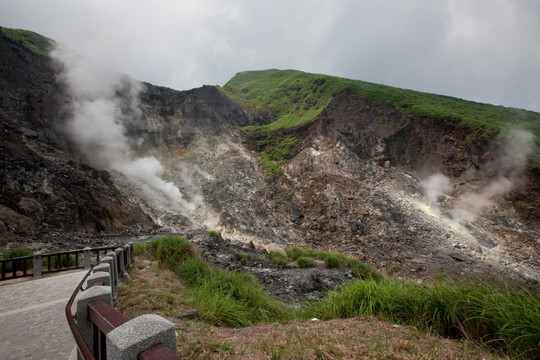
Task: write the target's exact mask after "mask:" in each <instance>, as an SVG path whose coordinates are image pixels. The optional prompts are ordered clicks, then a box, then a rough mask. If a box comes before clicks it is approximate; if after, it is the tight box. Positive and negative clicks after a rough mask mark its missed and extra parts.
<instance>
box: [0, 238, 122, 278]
mask: <svg viewBox="0 0 540 360" xmlns="http://www.w3.org/2000/svg"><path fill="white" fill-rule="evenodd" d="M117 248H118V246H102V247H97V248H92V249H90V248H85V249H80V250H70V251H62V252H57V253H52V254H41V253H35V254H34V255H31V256H21V257H16V258H11V259H1V260H0V263H1V268H2V272H1V277H0V281H1V280H9V279H15V278H21V277H26V276H36V277H39V276H42V275H44V274H49V273H55V272H60V271H68V270H76V269H84V268H86V269H89V268H90V264H91V258H94V259H95V260H96V262H99V259H100V255H101V254H102V253H103V255H105V253H107V252H108V251H111V250H114V249H117ZM81 254H82V255H83V256H82V257H83V258H84V260H82V259H81ZM30 264H32V266H30Z"/></svg>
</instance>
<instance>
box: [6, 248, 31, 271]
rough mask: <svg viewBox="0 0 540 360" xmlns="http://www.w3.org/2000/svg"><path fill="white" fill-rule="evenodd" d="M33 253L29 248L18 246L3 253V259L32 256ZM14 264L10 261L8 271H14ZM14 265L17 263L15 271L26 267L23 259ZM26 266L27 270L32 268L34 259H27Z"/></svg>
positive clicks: (7, 265)
mask: <svg viewBox="0 0 540 360" xmlns="http://www.w3.org/2000/svg"><path fill="white" fill-rule="evenodd" d="M33 254H34V253H33V252H32V250H30V249H27V248H24V247H17V248H13V249H9V250H7V251H6V252H4V254H3V255H2V259H13V258H18V257H23V256H32V255H33ZM12 264H13V263H11V262H8V263H7V264H6V272H8V273H9V272H13V266H12ZM14 265H15V271H22V270H23V268H24V266H23V263H22V262H21V261H18V262H15V264H14ZM26 266H27V270H28V269H31V268H32V266H33V265H32V261H27V263H26Z"/></svg>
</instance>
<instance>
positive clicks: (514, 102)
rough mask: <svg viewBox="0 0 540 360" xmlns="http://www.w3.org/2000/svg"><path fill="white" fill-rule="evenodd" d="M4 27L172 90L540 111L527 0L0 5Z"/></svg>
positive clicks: (534, 26) (37, 0)
mask: <svg viewBox="0 0 540 360" xmlns="http://www.w3.org/2000/svg"><path fill="white" fill-rule="evenodd" d="M0 25H2V26H7V27H15V28H25V29H30V30H33V31H36V32H39V33H42V34H44V35H46V36H49V37H51V38H54V39H56V40H58V41H60V42H62V43H64V44H66V45H67V46H69V47H70V48H72V49H74V50H76V51H77V52H79V53H81V54H82V55H83V56H85V57H89V58H91V59H92V61H94V62H96V63H99V64H100V65H102V66H105V67H107V68H110V69H111V70H117V71H122V72H125V73H127V74H129V75H131V76H133V77H135V78H137V79H140V80H143V81H148V82H151V83H155V84H158V85H163V86H169V87H172V88H176V89H188V88H192V87H198V86H201V85H202V84H221V85H222V84H223V83H225V82H226V81H227V80H228V79H229V78H231V77H232V76H233V75H234V74H235V73H236V72H238V71H243V70H250V69H263V68H295V69H299V70H305V71H310V72H318V73H326V74H331V75H338V76H344V77H348V78H354V79H361V80H367V81H373V82H377V83H384V84H387V85H392V86H398V87H403V88H410V89H415V90H420V91H427V92H433V93H440V94H446V95H451V96H457V97H462V98H466V99H471V100H475V101H482V102H489V103H495V104H502V105H506V106H514V107H522V108H527V109H531V110H536V111H540V67H538V64H539V63H540V3H539V2H537V1H535V0H478V1H465V0H444V1H430V0H411V1H406V2H405V1H399V0H388V1H378V0H363V1H352V0H336V1H332V2H329V1H321V0H315V1H314V0H311V1H308V0H299V1H294V2H293V1H285V0H275V1H271V2H270V1H264V2H263V1H256V2H255V1H250V0H227V1H217V0H204V1H195V0H184V1H174V0H158V1H152V2H150V1H136V2H133V1H128V0H116V1H114V2H110V1H104V0H94V1H92V2H80V1H71V0H49V1H46V2H45V1H41V0H3V1H2V2H1V3H0Z"/></svg>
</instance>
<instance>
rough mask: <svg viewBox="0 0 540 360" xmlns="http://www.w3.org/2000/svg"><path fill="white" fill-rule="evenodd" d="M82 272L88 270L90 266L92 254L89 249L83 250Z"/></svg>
mask: <svg viewBox="0 0 540 360" xmlns="http://www.w3.org/2000/svg"><path fill="white" fill-rule="evenodd" d="M83 250H84V270H90V267H91V266H92V252H91V250H92V249H91V248H89V247H85V248H84V249H83Z"/></svg>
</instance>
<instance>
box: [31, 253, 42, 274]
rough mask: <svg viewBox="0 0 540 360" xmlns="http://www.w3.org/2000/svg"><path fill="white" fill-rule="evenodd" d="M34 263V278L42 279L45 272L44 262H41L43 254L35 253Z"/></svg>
mask: <svg viewBox="0 0 540 360" xmlns="http://www.w3.org/2000/svg"><path fill="white" fill-rule="evenodd" d="M32 261H33V274H34V275H33V276H34V277H36V278H38V277H41V275H42V271H43V262H42V261H41V253H40V252H39V251H38V252H35V253H34V258H33V259H32Z"/></svg>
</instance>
